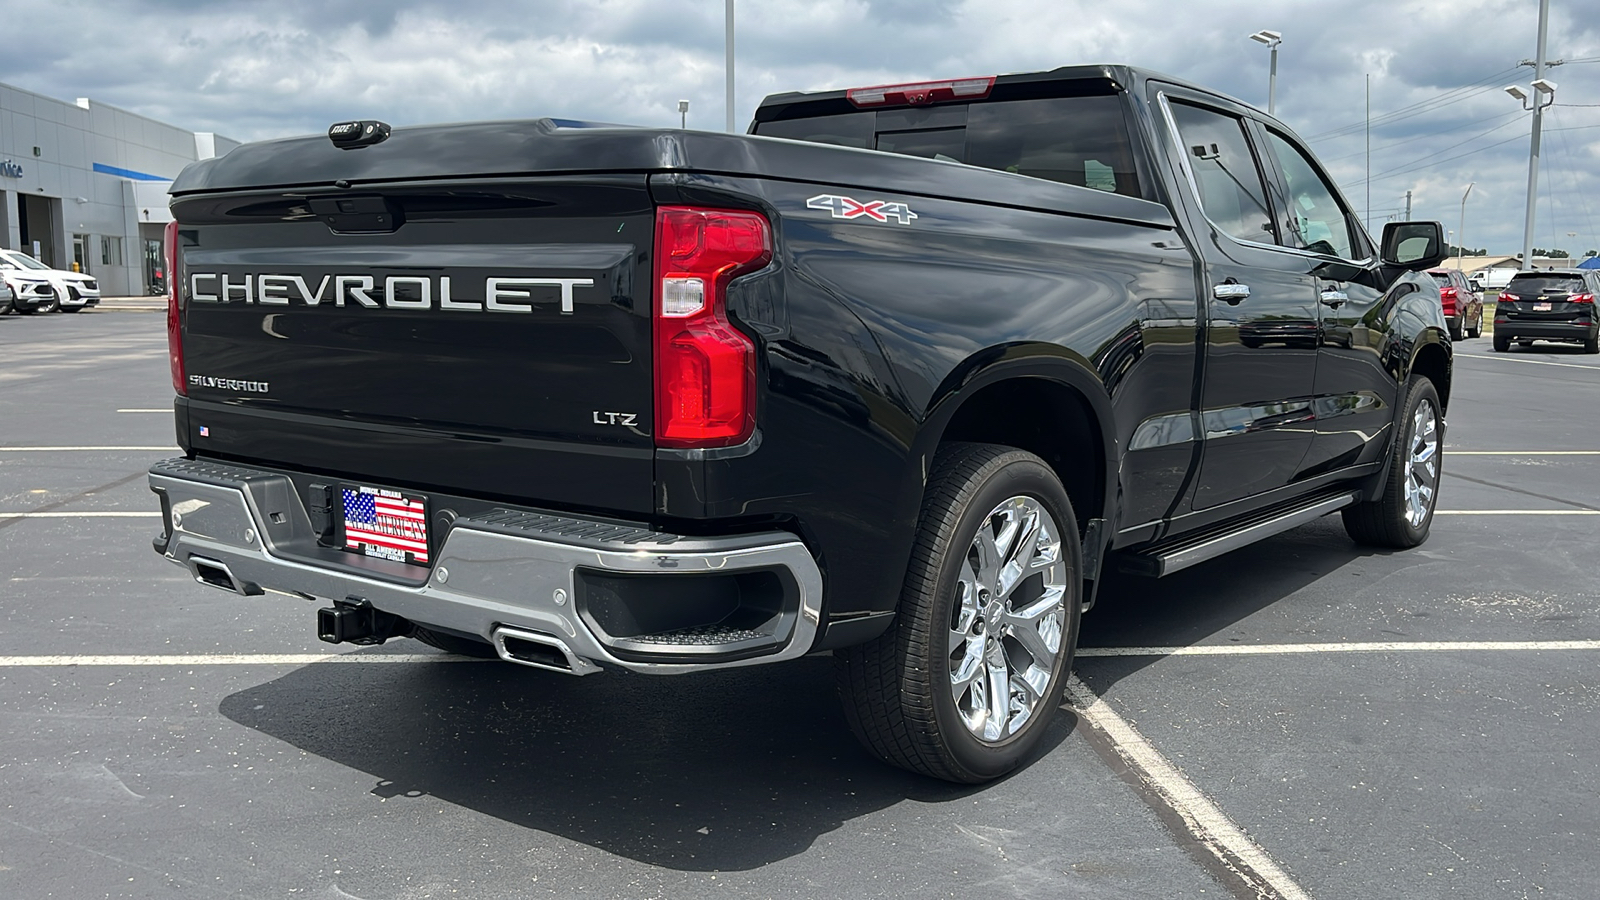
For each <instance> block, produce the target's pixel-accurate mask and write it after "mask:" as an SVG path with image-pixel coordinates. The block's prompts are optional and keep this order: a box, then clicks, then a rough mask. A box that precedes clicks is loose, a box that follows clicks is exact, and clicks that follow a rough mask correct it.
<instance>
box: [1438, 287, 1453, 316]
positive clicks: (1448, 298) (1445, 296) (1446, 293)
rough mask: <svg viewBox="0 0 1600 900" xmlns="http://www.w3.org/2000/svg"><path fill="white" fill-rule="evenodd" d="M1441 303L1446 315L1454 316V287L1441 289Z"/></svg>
mask: <svg viewBox="0 0 1600 900" xmlns="http://www.w3.org/2000/svg"><path fill="white" fill-rule="evenodd" d="M1439 303H1440V304H1441V305H1443V306H1444V311H1445V313H1446V314H1453V313H1454V312H1455V311H1456V289H1455V288H1453V287H1447V288H1441V289H1440V291H1439Z"/></svg>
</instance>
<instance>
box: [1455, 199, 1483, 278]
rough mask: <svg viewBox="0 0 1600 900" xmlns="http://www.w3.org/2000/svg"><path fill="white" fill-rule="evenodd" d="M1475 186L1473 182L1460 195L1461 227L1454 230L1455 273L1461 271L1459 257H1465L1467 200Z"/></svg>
mask: <svg viewBox="0 0 1600 900" xmlns="http://www.w3.org/2000/svg"><path fill="white" fill-rule="evenodd" d="M1477 184H1478V183H1477V182H1476V181H1474V182H1472V183H1471V184H1469V185H1467V192H1466V193H1464V194H1462V195H1461V222H1460V225H1461V227H1460V228H1457V229H1456V240H1457V241H1459V242H1460V243H1458V244H1457V245H1456V271H1457V272H1459V271H1461V268H1462V262H1463V260H1462V259H1461V257H1463V256H1466V255H1467V198H1468V197H1470V196H1472V189H1473V188H1474V187H1476V186H1477Z"/></svg>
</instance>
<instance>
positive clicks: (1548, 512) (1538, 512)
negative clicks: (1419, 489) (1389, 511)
mask: <svg viewBox="0 0 1600 900" xmlns="http://www.w3.org/2000/svg"><path fill="white" fill-rule="evenodd" d="M1433 514H1434V515H1436V516H1600V509H1436V510H1434V511H1433Z"/></svg>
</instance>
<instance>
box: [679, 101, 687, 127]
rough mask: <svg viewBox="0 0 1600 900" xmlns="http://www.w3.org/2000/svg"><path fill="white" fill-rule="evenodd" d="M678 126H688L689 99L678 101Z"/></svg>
mask: <svg viewBox="0 0 1600 900" xmlns="http://www.w3.org/2000/svg"><path fill="white" fill-rule="evenodd" d="M678 127H679V128H688V127H689V101H687V100H679V101H678Z"/></svg>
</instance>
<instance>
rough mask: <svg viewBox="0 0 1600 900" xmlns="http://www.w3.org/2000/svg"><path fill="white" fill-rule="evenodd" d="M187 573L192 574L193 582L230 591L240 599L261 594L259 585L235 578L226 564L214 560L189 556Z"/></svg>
mask: <svg viewBox="0 0 1600 900" xmlns="http://www.w3.org/2000/svg"><path fill="white" fill-rule="evenodd" d="M189 571H190V572H192V573H193V574H194V580H195V581H198V582H200V583H201V584H208V585H210V586H212V587H214V588H220V589H222V590H224V591H230V592H232V593H235V594H238V595H239V596H241V597H254V596H257V595H259V594H261V593H262V590H261V585H258V584H256V583H255V582H253V581H243V580H240V579H238V578H235V577H234V575H233V572H232V571H231V570H230V569H229V568H228V566H227V564H226V563H220V562H217V561H216V560H214V559H206V558H205V557H203V556H191V557H189Z"/></svg>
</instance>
